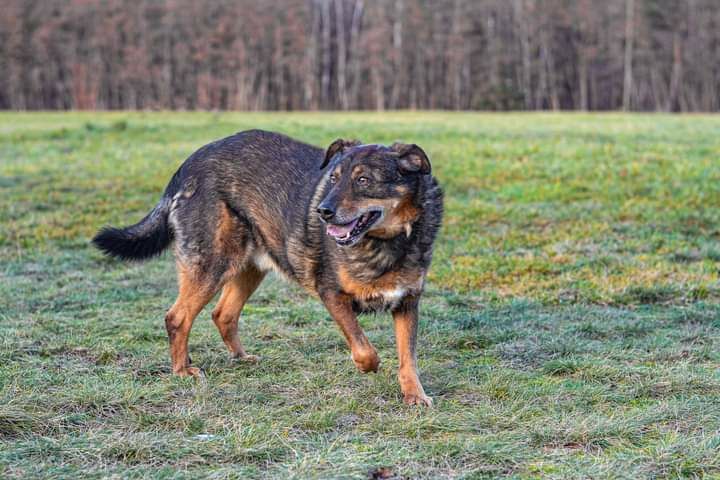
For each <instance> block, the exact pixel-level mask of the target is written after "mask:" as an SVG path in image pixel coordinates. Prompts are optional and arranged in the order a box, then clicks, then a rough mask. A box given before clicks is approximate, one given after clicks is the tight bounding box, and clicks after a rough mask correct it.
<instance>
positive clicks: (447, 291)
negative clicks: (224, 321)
mask: <svg viewBox="0 0 720 480" xmlns="http://www.w3.org/2000/svg"><path fill="white" fill-rule="evenodd" d="M249 128H264V129H270V130H276V131H280V132H283V133H286V134H288V135H291V136H294V137H296V138H299V139H302V140H304V141H307V142H308V143H313V144H316V145H319V146H322V147H325V146H327V145H329V144H330V142H332V141H333V140H334V139H335V138H338V137H347V138H359V139H361V140H363V141H365V142H368V143H386V142H387V143H389V142H393V141H396V140H403V141H406V142H412V143H417V144H419V145H420V146H422V147H423V148H424V149H425V151H426V152H427V153H428V154H429V156H430V158H431V161H432V165H433V172H434V174H435V175H436V176H437V178H438V179H439V180H440V182H441V184H442V185H443V187H444V190H445V192H446V203H445V207H446V214H445V220H444V224H443V229H442V232H441V234H440V237H439V239H438V241H437V244H436V253H435V257H434V263H433V267H432V269H431V272H430V277H429V283H428V286H427V291H426V294H425V296H424V300H423V304H422V306H421V326H420V333H419V337H420V338H419V347H418V353H419V366H420V371H421V379H422V380H423V384H424V386H425V389H426V391H427V393H428V394H429V395H430V396H432V397H433V398H434V400H435V407H434V408H432V409H425V408H417V407H408V406H405V405H403V404H402V402H401V395H400V391H399V387H398V385H397V381H396V378H395V375H396V367H397V360H396V358H395V350H394V338H393V330H392V322H391V319H390V317H389V315H377V316H366V317H363V318H362V319H361V323H362V324H363V326H364V327H365V329H366V332H367V334H368V336H369V338H370V340H371V341H372V342H373V343H374V344H375V345H376V346H377V348H378V351H379V353H380V356H381V359H382V364H381V367H380V372H379V373H377V374H370V375H362V374H360V373H358V372H357V371H356V370H355V368H354V366H353V364H352V362H351V361H350V358H349V352H348V350H347V348H346V346H345V344H344V341H343V339H342V337H341V335H340V334H339V332H338V331H337V329H336V327H335V326H334V324H333V323H332V321H331V320H330V318H329V316H328V315H327V313H326V312H325V311H324V309H323V307H322V306H321V305H320V304H319V303H318V302H317V301H315V300H312V299H310V298H308V297H307V296H306V295H305V294H304V293H302V292H301V291H300V290H299V289H298V288H296V287H294V286H291V285H288V284H286V283H284V282H282V281H281V280H279V279H277V278H271V279H269V280H266V282H265V283H264V284H263V285H262V286H261V287H260V289H259V291H258V292H257V293H256V294H255V295H254V296H253V297H252V299H251V300H250V302H249V304H248V305H247V306H246V308H245V311H244V313H243V316H242V317H241V320H240V325H241V327H240V328H241V338H242V339H243V342H244V344H245V345H246V347H247V349H248V351H249V352H250V353H253V354H257V355H260V356H261V357H262V360H261V362H260V363H259V364H257V365H249V364H243V363H234V362H233V361H231V360H230V359H229V358H228V355H227V353H226V350H225V347H224V345H223V344H222V342H221V340H220V337H219V335H218V333H217V331H216V329H215V327H214V325H212V322H211V321H210V314H209V310H210V307H208V308H207V309H206V310H205V311H204V312H203V313H202V314H201V315H200V317H199V318H198V320H197V321H196V322H195V326H194V329H193V332H192V334H191V336H190V351H191V354H192V356H193V361H194V363H195V364H197V365H199V366H201V367H202V368H203V369H204V371H205V374H206V378H205V380H204V381H202V382H198V381H196V380H194V379H188V378H176V377H173V376H171V375H170V362H169V357H168V353H167V339H166V333H165V328H164V323H163V317H164V313H165V311H166V309H167V308H168V307H169V306H170V305H171V304H172V302H173V300H174V298H175V294H176V286H175V270H174V265H173V262H172V259H171V257H170V256H169V255H164V256H162V257H160V258H158V259H155V260H152V261H150V262H146V263H142V264H123V263H120V262H117V261H114V260H110V259H107V258H104V257H103V256H102V255H100V253H99V252H97V251H95V250H94V249H92V248H91V247H90V246H89V243H88V242H89V239H90V238H91V237H92V235H93V234H94V233H95V231H96V230H97V229H98V228H99V227H101V226H103V225H105V224H114V225H126V224H130V223H134V222H136V221H137V220H139V219H140V218H141V217H142V216H143V215H144V214H145V213H146V212H147V211H149V209H150V208H151V207H152V206H153V205H154V204H155V202H156V201H157V199H158V198H159V196H160V194H161V192H162V190H163V189H164V187H165V185H166V183H167V182H168V180H169V178H170V176H171V175H172V174H173V173H174V171H175V170H176V169H177V167H178V166H179V165H180V164H181V163H182V161H183V160H184V159H185V158H186V157H187V156H188V155H189V154H191V153H192V152H193V151H194V150H195V149H197V148H198V147H200V146H202V145H204V144H205V143H208V142H209V141H211V140H214V139H217V138H221V137H223V136H227V135H230V134H232V133H234V132H236V131H239V130H244V129H249ZM718 132H720V116H712V115H687V116H670V115H623V114H593V115H591V114H522V113H512V114H476V113H443V112H433V113H430V112H392V113H382V114H376V113H342V114H341V113H275V114H261V113H258V114H244V113H242V114H241V113H140V112H138V113H123V112H118V113H0V477H2V478H23V479H27V478H48V477H53V478H68V479H71V478H79V477H86V478H105V477H114V478H238V479H246V478H283V479H292V478H359V479H362V478H500V477H508V478H702V477H705V478H720V348H719V347H720V275H719V269H720V136H718Z"/></svg>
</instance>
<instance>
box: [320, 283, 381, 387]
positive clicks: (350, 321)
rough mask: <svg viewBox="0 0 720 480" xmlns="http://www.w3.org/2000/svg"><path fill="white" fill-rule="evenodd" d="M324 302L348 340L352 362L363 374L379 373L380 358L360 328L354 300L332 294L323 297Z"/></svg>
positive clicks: (338, 294)
mask: <svg viewBox="0 0 720 480" xmlns="http://www.w3.org/2000/svg"><path fill="white" fill-rule="evenodd" d="M322 300H323V302H324V303H325V307H326V308H327V309H328V311H329V312H330V315H331V316H332V318H333V320H335V323H337V324H338V326H339V327H340V330H341V331H342V333H343V335H345V340H347V343H348V346H349V347H350V352H351V353H352V360H353V362H355V366H356V367H357V368H358V370H360V371H361V372H363V373H367V372H377V370H378V366H379V365H380V357H378V354H377V350H375V347H373V346H372V344H371V343H370V340H368V339H367V337H366V336H365V333H364V332H363V331H362V328H360V324H359V323H358V321H357V316H356V315H355V312H353V309H352V298H351V297H350V296H349V295H346V294H344V293H335V292H332V293H327V294H324V295H322Z"/></svg>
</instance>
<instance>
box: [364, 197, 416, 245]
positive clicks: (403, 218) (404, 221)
mask: <svg viewBox="0 0 720 480" xmlns="http://www.w3.org/2000/svg"><path fill="white" fill-rule="evenodd" d="M419 216H420V210H418V208H417V207H415V205H413V204H412V200H411V198H410V197H409V196H407V197H405V198H403V199H402V200H401V201H400V203H398V204H397V205H396V206H394V207H390V208H386V209H385V218H384V219H383V221H382V222H381V223H380V224H379V225H377V226H375V227H373V228H372V229H371V230H370V231H368V235H369V236H371V237H376V238H393V237H397V236H398V235H400V234H401V233H404V234H405V235H407V236H408V237H409V236H410V233H412V224H413V222H414V221H415V220H417V219H418V217H419Z"/></svg>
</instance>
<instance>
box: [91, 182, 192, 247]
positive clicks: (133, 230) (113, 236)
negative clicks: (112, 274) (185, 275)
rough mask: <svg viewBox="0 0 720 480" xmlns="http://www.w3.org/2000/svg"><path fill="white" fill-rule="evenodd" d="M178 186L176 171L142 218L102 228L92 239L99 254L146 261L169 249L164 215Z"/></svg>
mask: <svg viewBox="0 0 720 480" xmlns="http://www.w3.org/2000/svg"><path fill="white" fill-rule="evenodd" d="M179 186H180V170H178V172H177V173H176V174H175V175H174V176H173V178H172V180H170V183H169V184H168V186H167V188H166V189H165V193H164V194H163V196H162V198H161V199H160V201H159V202H158V204H157V205H156V206H155V208H153V209H152V210H151V211H150V213H148V214H147V215H146V216H145V218H143V219H142V220H140V221H139V222H138V223H136V224H135V225H130V226H128V227H124V228H115V227H110V226H107V227H104V228H102V229H101V230H100V231H99V232H98V233H97V235H95V237H94V238H93V239H92V243H93V245H95V246H96V247H97V248H98V249H99V250H101V251H102V252H103V253H105V254H107V255H110V256H111V257H115V258H118V259H120V260H147V259H149V258H152V257H155V256H157V255H160V254H161V253H162V252H163V251H164V250H165V249H166V248H168V247H169V246H170V244H171V243H172V241H173V239H174V237H175V236H174V233H173V230H172V227H171V225H170V222H169V221H168V215H169V214H170V205H171V203H172V196H173V195H175V194H176V193H177V191H178V190H179Z"/></svg>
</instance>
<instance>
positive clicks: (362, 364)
mask: <svg viewBox="0 0 720 480" xmlns="http://www.w3.org/2000/svg"><path fill="white" fill-rule="evenodd" d="M350 358H352V361H353V363H355V367H357V369H358V370H360V371H361V372H362V373H369V372H374V373H377V371H378V368H379V367H380V357H378V354H377V352H376V351H375V350H367V351H363V352H353V353H352V355H351V356H350Z"/></svg>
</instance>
